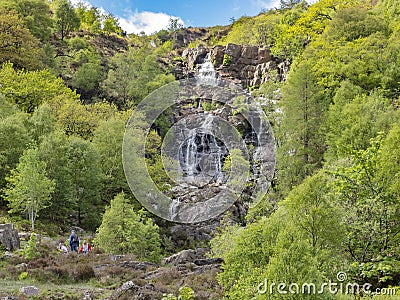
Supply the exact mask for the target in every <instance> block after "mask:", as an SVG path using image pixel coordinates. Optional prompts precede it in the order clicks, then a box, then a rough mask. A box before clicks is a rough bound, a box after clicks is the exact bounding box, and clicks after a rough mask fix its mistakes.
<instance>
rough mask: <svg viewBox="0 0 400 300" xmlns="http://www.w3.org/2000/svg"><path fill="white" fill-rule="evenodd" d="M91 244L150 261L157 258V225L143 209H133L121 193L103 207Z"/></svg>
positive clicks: (159, 241)
mask: <svg viewBox="0 0 400 300" xmlns="http://www.w3.org/2000/svg"><path fill="white" fill-rule="evenodd" d="M94 243H96V244H97V245H99V247H101V248H103V249H104V250H105V251H107V252H112V253H114V254H126V253H133V254H135V255H136V256H137V257H138V258H139V259H145V260H149V261H153V262H158V261H159V260H160V258H161V248H160V245H161V240H160V236H159V234H158V226H157V225H156V224H154V223H153V221H152V220H151V218H149V217H147V216H146V214H145V212H144V211H143V210H141V211H139V212H135V211H134V210H133V205H132V204H130V203H129V200H127V199H126V198H125V195H124V194H123V193H121V194H119V195H117V196H116V197H115V198H114V199H113V200H112V201H111V205H110V206H109V207H107V209H106V212H105V213H104V215H103V221H102V223H101V225H100V227H99V228H98V230H97V234H96V238H95V240H94Z"/></svg>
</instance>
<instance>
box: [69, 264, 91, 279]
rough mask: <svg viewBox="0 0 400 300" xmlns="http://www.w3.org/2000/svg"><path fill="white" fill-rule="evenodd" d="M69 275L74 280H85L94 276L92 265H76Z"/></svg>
mask: <svg viewBox="0 0 400 300" xmlns="http://www.w3.org/2000/svg"><path fill="white" fill-rule="evenodd" d="M70 276H71V278H72V279H73V280H74V281H87V280H89V279H91V278H94V277H95V275H94V271H93V267H92V266H91V265H89V264H78V265H76V266H75V268H73V269H72V271H71V273H70Z"/></svg>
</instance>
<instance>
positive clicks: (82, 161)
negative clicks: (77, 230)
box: [67, 137, 102, 229]
mask: <svg viewBox="0 0 400 300" xmlns="http://www.w3.org/2000/svg"><path fill="white" fill-rule="evenodd" d="M67 158H68V162H67V168H68V171H69V173H70V178H71V188H72V199H73V202H74V204H75V205H74V217H75V218H76V220H77V222H78V225H79V226H82V225H83V226H84V227H86V228H91V229H94V228H96V227H97V226H98V225H99V223H100V222H99V221H100V220H99V218H98V214H99V213H100V212H101V211H102V207H101V206H100V198H99V185H100V182H99V179H100V157H99V154H98V152H97V151H96V149H95V147H94V146H93V145H92V144H91V143H90V142H88V141H85V140H83V139H82V138H79V137H70V138H69V147H68V152H67Z"/></svg>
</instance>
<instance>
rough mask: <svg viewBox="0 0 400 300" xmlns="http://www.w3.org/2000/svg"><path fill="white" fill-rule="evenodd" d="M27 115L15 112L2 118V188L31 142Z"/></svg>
mask: <svg viewBox="0 0 400 300" xmlns="http://www.w3.org/2000/svg"><path fill="white" fill-rule="evenodd" d="M26 120H27V116H26V115H25V114H23V113H15V114H12V115H11V116H9V117H7V118H4V119H1V120H0V188H1V189H3V188H4V187H5V185H6V181H5V178H6V177H7V176H8V175H9V174H10V171H11V170H12V169H14V168H15V167H16V165H17V163H18V161H19V158H20V157H21V156H22V154H23V152H24V150H25V149H26V148H27V147H28V145H29V143H30V142H31V140H30V136H29V132H28V130H27V128H26V126H25V124H26Z"/></svg>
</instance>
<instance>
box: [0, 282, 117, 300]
mask: <svg viewBox="0 0 400 300" xmlns="http://www.w3.org/2000/svg"><path fill="white" fill-rule="evenodd" d="M31 285H33V286H35V287H37V288H38V289H39V296H38V297H37V298H38V299H49V298H50V299H82V298H83V296H84V295H85V294H88V293H89V294H90V295H91V296H92V299H104V298H106V297H108V296H109V295H110V294H111V293H112V291H111V290H107V289H104V288H99V287H94V286H93V285H91V284H88V283H77V284H61V285H60V284H54V283H40V282H37V281H35V280H30V279H27V280H22V281H15V280H5V279H0V298H2V297H6V296H14V297H18V299H24V297H23V295H22V294H21V293H20V292H19V290H20V289H21V288H22V287H24V286H31Z"/></svg>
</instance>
